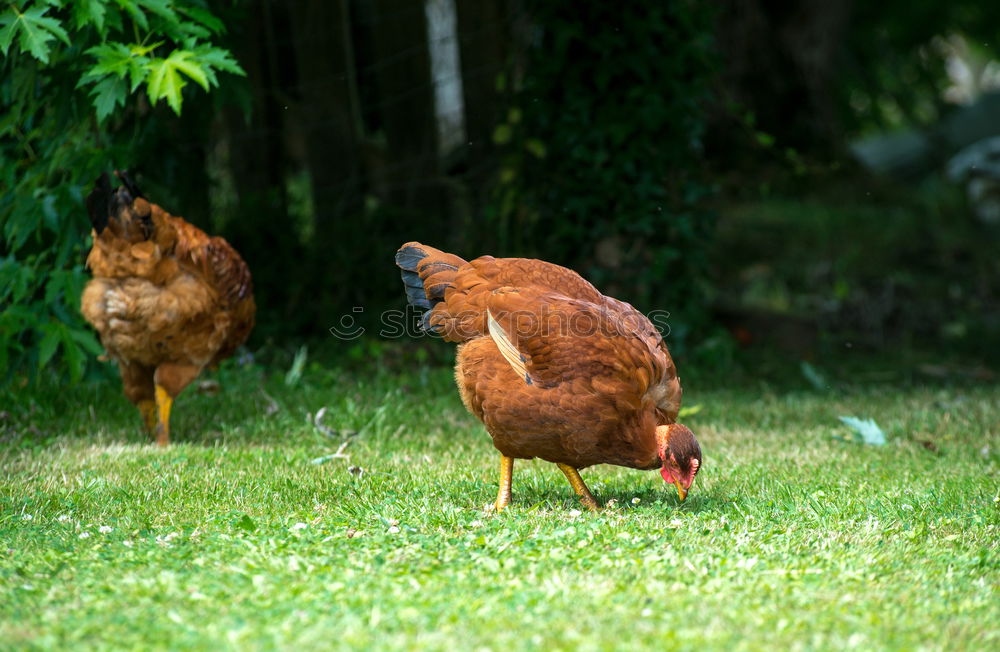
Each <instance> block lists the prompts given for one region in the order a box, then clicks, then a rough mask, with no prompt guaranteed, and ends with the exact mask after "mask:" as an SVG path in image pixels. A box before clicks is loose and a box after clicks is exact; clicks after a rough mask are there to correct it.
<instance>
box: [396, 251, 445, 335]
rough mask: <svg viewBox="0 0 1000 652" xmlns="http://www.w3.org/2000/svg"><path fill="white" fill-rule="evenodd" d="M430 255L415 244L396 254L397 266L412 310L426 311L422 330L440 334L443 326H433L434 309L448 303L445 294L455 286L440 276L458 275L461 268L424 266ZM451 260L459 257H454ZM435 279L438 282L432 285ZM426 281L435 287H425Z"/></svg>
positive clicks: (441, 263)
mask: <svg viewBox="0 0 1000 652" xmlns="http://www.w3.org/2000/svg"><path fill="white" fill-rule="evenodd" d="M438 253H439V254H440V252H438ZM429 255H430V254H429V253H428V252H427V251H425V250H424V249H423V248H421V247H419V246H416V245H412V244H411V245H409V246H405V247H403V248H402V249H400V250H399V251H397V252H396V265H398V266H399V268H400V270H402V277H403V287H404V289H405V290H406V299H407V301H408V302H409V304H410V305H411V306H413V307H415V308H418V309H420V310H423V311H424V314H423V315H422V316H421V318H420V327H421V328H422V329H423V330H425V331H434V332H440V331H441V330H442V328H443V327H442V326H440V325H438V326H436V327H432V326H431V324H430V318H431V309H432V308H434V306H436V305H437V304H439V303H441V302H442V301H444V293H445V290H447V289H448V288H449V287H451V286H452V283H450V282H448V281H443V282H442V280H441V279H442V276H441V274H440V273H441V272H449V271H450V272H454V271H456V270H458V266H457V265H454V264H452V263H450V262H445V261H440V260H438V261H433V262H423V261H424V260H425V259H426V258H427V257H428V256H429ZM451 258H455V257H454V256H451ZM421 275H422V276H423V278H421ZM435 275H436V276H437V279H436V280H434V281H432V278H433V277H434V276H435ZM445 276H447V275H445ZM425 279H426V280H427V281H432V282H433V283H434V284H433V285H431V286H427V285H425Z"/></svg>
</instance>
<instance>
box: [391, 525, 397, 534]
mask: <svg viewBox="0 0 1000 652" xmlns="http://www.w3.org/2000/svg"><path fill="white" fill-rule="evenodd" d="M389 534H399V527H398V526H396V525H393V526H392V527H391V528H389Z"/></svg>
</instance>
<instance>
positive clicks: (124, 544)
mask: <svg viewBox="0 0 1000 652" xmlns="http://www.w3.org/2000/svg"><path fill="white" fill-rule="evenodd" d="M122 545H123V546H125V547H126V548H131V547H132V542H131V541H129V540H128V539H125V540H124V541H122Z"/></svg>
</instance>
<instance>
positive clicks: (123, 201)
mask: <svg viewBox="0 0 1000 652" xmlns="http://www.w3.org/2000/svg"><path fill="white" fill-rule="evenodd" d="M115 176H116V177H117V178H118V179H119V180H120V181H121V182H122V184H123V185H121V186H119V187H117V188H112V187H111V178H110V177H109V176H108V174H107V173H106V172H105V173H103V174H101V176H99V177H98V178H97V181H96V182H95V183H94V189H93V190H91V191H90V194H89V195H87V214H88V215H89V216H90V223H91V225H93V227H94V231H95V232H96V233H97V235H101V234H103V233H104V231H105V229H107V228H108V225H109V224H111V225H112V226H111V232H112V233H113V234H114V236H115V237H124V238H125V239H127V240H129V241H130V242H138V241H140V240H148V239H149V238H151V237H152V236H153V232H154V230H155V228H154V225H153V220H152V209H151V207H150V204H149V202H148V201H147V200H146V198H145V197H144V196H143V194H142V191H141V190H139V187H138V186H137V185H136V184H135V182H134V181H132V178H131V177H130V176H129V174H128V172H127V171H125V170H115ZM137 200H141V201H137Z"/></svg>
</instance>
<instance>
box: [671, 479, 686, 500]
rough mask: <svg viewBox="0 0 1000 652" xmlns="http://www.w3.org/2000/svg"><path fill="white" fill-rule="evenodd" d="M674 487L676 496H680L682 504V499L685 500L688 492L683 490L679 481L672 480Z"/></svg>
mask: <svg viewBox="0 0 1000 652" xmlns="http://www.w3.org/2000/svg"><path fill="white" fill-rule="evenodd" d="M674 486H675V487H677V495H678V496H680V498H681V502H684V499H685V498H687V495H688V490H687V489H685V488H684V485H682V484H681V481H680V480H674Z"/></svg>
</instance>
